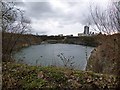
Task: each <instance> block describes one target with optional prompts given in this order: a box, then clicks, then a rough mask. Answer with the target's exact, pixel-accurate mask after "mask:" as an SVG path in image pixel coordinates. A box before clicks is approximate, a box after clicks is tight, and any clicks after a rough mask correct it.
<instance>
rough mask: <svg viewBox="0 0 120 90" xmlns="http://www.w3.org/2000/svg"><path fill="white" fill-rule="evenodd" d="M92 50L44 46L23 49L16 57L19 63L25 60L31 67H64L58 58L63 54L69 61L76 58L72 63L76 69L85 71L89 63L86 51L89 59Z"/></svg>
mask: <svg viewBox="0 0 120 90" xmlns="http://www.w3.org/2000/svg"><path fill="white" fill-rule="evenodd" d="M92 50H93V48H92V47H87V48H86V47H85V46H81V45H73V44H45V45H44V44H43V45H34V46H30V47H28V48H25V49H22V50H21V51H20V52H18V53H16V54H15V55H14V57H15V59H16V60H17V61H19V60H23V61H24V62H25V63H27V64H30V65H36V64H37V65H43V66H48V65H56V66H63V65H64V62H63V61H62V60H61V58H60V57H58V55H60V54H61V53H62V54H63V55H64V57H65V58H66V59H67V60H68V59H69V58H70V57H74V58H73V59H72V62H74V66H75V68H76V69H81V70H84V69H85V67H86V63H87V61H86V51H87V58H88V57H89V56H90V53H91V51H92Z"/></svg>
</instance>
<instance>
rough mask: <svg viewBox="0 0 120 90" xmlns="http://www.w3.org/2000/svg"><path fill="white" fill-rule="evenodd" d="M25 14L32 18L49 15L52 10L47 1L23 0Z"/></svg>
mask: <svg viewBox="0 0 120 90" xmlns="http://www.w3.org/2000/svg"><path fill="white" fill-rule="evenodd" d="M25 3H26V7H27V10H26V12H27V14H28V16H30V17H33V18H37V19H38V18H43V17H49V16H50V15H51V14H52V13H54V11H53V10H52V8H51V6H50V4H49V3H48V2H25Z"/></svg>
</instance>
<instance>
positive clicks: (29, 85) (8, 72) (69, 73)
mask: <svg viewBox="0 0 120 90" xmlns="http://www.w3.org/2000/svg"><path fill="white" fill-rule="evenodd" d="M2 87H3V90H7V89H10V88H11V89H12V88H15V89H22V88H24V89H33V88H43V89H45V88H49V89H50V88H51V89H75V88H81V89H82V88H84V89H85V88H86V89H90V88H93V89H101V88H106V89H108V88H116V87H117V80H116V77H115V76H112V75H105V74H104V75H103V74H97V73H93V72H87V71H79V70H70V69H68V68H62V67H53V66H50V67H41V66H28V65H25V64H18V63H12V62H3V84H2Z"/></svg>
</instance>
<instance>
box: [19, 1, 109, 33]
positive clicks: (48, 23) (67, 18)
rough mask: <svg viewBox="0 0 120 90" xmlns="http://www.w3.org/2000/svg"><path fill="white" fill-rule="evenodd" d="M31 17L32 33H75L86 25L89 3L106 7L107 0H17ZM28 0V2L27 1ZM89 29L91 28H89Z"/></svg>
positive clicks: (80, 31)
mask: <svg viewBox="0 0 120 90" xmlns="http://www.w3.org/2000/svg"><path fill="white" fill-rule="evenodd" d="M17 1H19V3H17V6H18V7H20V8H21V9H23V10H25V12H26V16H28V17H29V18H30V19H31V21H32V22H31V27H32V33H38V34H39V35H43V34H44V35H58V34H64V35H70V34H73V35H77V34H78V33H82V32H83V28H84V26H85V25H88V20H89V15H90V14H89V7H90V5H98V6H100V7H101V8H103V9H104V8H106V6H107V3H108V1H109V0H34V1H33V0H17ZM28 1H29V2H28ZM90 30H91V29H90Z"/></svg>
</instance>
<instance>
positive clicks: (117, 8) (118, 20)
mask: <svg viewBox="0 0 120 90" xmlns="http://www.w3.org/2000/svg"><path fill="white" fill-rule="evenodd" d="M90 14H91V18H92V21H93V22H94V24H95V26H96V27H97V29H98V30H99V31H100V32H103V33H105V34H113V33H118V32H120V2H112V3H110V4H109V6H108V8H107V9H106V10H101V8H100V7H98V6H95V7H94V6H90Z"/></svg>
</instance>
